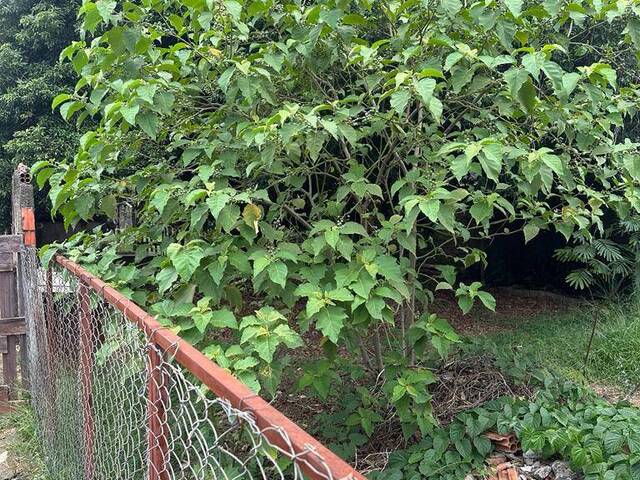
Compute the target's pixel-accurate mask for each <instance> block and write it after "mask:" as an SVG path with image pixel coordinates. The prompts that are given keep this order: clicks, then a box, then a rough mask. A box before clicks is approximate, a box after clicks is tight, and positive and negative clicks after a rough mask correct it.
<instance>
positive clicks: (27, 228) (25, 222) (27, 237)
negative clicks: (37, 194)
mask: <svg viewBox="0 0 640 480" xmlns="http://www.w3.org/2000/svg"><path fill="white" fill-rule="evenodd" d="M22 235H23V238H24V245H25V246H26V247H35V246H36V217H35V214H34V213H33V208H23V209H22Z"/></svg>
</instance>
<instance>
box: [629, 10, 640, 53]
mask: <svg viewBox="0 0 640 480" xmlns="http://www.w3.org/2000/svg"><path fill="white" fill-rule="evenodd" d="M627 32H628V33H629V36H630V37H631V40H632V41H633V44H634V45H635V47H636V48H637V49H640V19H638V17H636V16H631V17H630V18H629V20H627Z"/></svg>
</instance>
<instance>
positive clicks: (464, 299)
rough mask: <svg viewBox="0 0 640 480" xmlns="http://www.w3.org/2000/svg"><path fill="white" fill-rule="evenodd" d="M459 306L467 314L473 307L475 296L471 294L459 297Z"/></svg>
mask: <svg viewBox="0 0 640 480" xmlns="http://www.w3.org/2000/svg"><path fill="white" fill-rule="evenodd" d="M458 306H459V307H460V310H462V313H463V314H465V315H466V314H467V313H469V312H470V311H471V308H472V307H473V298H472V297H471V296H469V295H462V296H460V297H458Z"/></svg>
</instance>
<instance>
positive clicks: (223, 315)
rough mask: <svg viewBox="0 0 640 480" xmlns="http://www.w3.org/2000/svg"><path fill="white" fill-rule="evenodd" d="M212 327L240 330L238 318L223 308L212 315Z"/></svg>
mask: <svg viewBox="0 0 640 480" xmlns="http://www.w3.org/2000/svg"><path fill="white" fill-rule="evenodd" d="M209 323H210V325H211V326H213V327H216V328H232V329H234V330H237V329H238V321H237V320H236V316H235V315H234V314H233V312H231V311H230V310H227V309H226V308H223V309H221V310H216V311H214V312H212V313H211V319H210V322H209Z"/></svg>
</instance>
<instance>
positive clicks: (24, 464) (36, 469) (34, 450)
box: [0, 403, 53, 480]
mask: <svg viewBox="0 0 640 480" xmlns="http://www.w3.org/2000/svg"><path fill="white" fill-rule="evenodd" d="M12 428H15V429H16V437H15V438H16V441H15V442H14V443H12V444H11V445H10V446H9V448H10V452H11V454H12V455H13V456H15V457H16V458H17V459H18V462H19V464H20V466H21V468H22V470H23V471H22V473H23V474H25V475H28V477H27V478H30V479H31V480H53V479H52V478H51V477H50V476H49V474H48V473H47V469H46V466H45V464H44V462H43V458H44V457H43V454H42V450H41V443H40V440H39V438H38V433H37V420H36V418H35V414H34V412H33V410H32V409H31V406H30V405H29V404H28V403H24V404H19V405H17V406H16V407H15V409H14V410H13V411H11V412H9V413H6V414H4V415H1V416H0V430H3V431H4V430H8V429H12Z"/></svg>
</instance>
